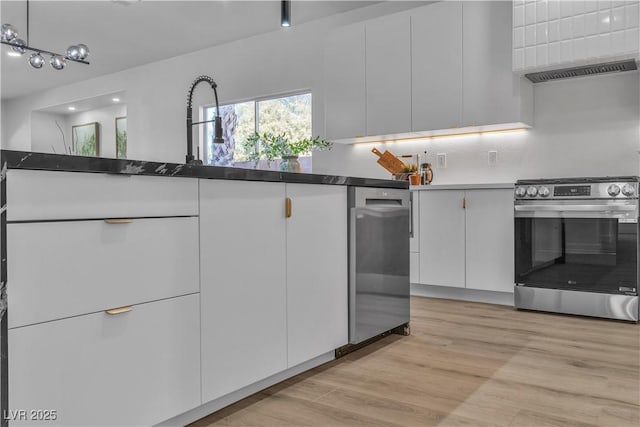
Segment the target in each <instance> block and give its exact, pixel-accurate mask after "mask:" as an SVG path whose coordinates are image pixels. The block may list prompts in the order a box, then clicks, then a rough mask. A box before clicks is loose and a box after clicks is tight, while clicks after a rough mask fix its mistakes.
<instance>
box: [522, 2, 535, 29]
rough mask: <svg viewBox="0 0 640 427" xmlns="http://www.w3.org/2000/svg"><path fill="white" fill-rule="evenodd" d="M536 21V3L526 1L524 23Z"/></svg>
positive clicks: (528, 23)
mask: <svg viewBox="0 0 640 427" xmlns="http://www.w3.org/2000/svg"><path fill="white" fill-rule="evenodd" d="M535 23H536V4H535V3H528V4H525V5H524V25H531V24H535Z"/></svg>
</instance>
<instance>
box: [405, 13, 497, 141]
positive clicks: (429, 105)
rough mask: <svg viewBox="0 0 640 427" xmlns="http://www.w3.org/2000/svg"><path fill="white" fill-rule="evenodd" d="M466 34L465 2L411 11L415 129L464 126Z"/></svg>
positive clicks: (413, 119) (412, 102)
mask: <svg viewBox="0 0 640 427" xmlns="http://www.w3.org/2000/svg"><path fill="white" fill-rule="evenodd" d="M462 34H463V32H462V3H461V2H457V1H455V2H452V1H447V2H438V3H435V4H433V5H429V6H428V7H422V8H419V9H416V10H415V11H414V12H413V13H412V14H411V68H412V72H411V90H412V98H411V104H412V109H411V113H412V121H413V127H412V128H411V130H413V131H422V130H433V129H447V128H454V127H460V126H461V124H462V70H463V67H462ZM469 68H475V65H474V67H469ZM509 70H510V69H509ZM409 129H410V128H407V129H405V131H408V130H409Z"/></svg>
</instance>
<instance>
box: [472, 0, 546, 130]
mask: <svg viewBox="0 0 640 427" xmlns="http://www.w3.org/2000/svg"><path fill="white" fill-rule="evenodd" d="M460 4H461V5H463V6H462V10H463V20H462V22H463V23H464V31H463V41H462V46H463V49H462V52H463V63H464V64H465V67H464V71H463V93H464V104H463V125H464V126H479V125H491V124H499V123H514V122H524V123H532V119H533V117H532V116H531V113H532V111H533V108H532V106H533V104H532V99H533V98H532V95H533V94H532V91H533V89H532V86H531V82H529V81H528V80H523V78H521V77H519V76H518V75H516V74H514V73H513V72H512V71H511V19H512V18H511V14H512V7H511V2H506V1H467V2H460ZM545 28H546V27H545ZM527 106H529V107H530V108H526V107H527Z"/></svg>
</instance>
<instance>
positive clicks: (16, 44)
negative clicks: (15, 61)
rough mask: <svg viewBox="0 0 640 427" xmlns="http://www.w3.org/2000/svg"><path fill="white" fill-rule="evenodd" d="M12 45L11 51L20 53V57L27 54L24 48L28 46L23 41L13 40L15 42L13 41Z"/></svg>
mask: <svg viewBox="0 0 640 427" xmlns="http://www.w3.org/2000/svg"><path fill="white" fill-rule="evenodd" d="M10 43H11V44H12V45H13V46H12V47H11V49H12V50H13V51H14V52H16V53H18V54H20V55H22V54H24V53H25V52H26V49H25V48H24V46H26V45H27V44H26V43H25V41H24V40H22V39H13V40H11V42H10Z"/></svg>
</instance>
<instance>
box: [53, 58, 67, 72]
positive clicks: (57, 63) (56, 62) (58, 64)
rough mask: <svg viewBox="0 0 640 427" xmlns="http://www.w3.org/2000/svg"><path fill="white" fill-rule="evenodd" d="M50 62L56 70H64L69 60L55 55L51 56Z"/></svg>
mask: <svg viewBox="0 0 640 427" xmlns="http://www.w3.org/2000/svg"><path fill="white" fill-rule="evenodd" d="M49 64H51V66H52V67H53V68H54V69H56V70H62V69H63V68H64V66H65V65H67V62H66V61H65V60H64V58H63V57H62V56H60V55H53V56H51V60H50V61H49Z"/></svg>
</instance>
